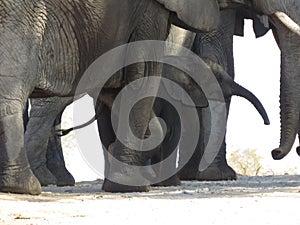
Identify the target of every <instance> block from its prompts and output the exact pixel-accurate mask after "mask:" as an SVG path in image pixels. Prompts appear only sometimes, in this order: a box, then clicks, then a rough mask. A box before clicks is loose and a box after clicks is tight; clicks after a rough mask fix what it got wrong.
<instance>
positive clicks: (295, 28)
mask: <svg viewBox="0 0 300 225" xmlns="http://www.w3.org/2000/svg"><path fill="white" fill-rule="evenodd" d="M274 16H275V17H276V18H277V19H279V20H280V21H281V22H282V23H283V24H284V25H285V26H286V27H287V28H288V29H289V30H290V31H291V32H293V33H295V34H297V35H298V36H300V26H299V24H297V23H296V22H295V21H294V20H292V19H291V18H290V17H289V16H288V15H286V14H285V13H283V12H276V13H274Z"/></svg>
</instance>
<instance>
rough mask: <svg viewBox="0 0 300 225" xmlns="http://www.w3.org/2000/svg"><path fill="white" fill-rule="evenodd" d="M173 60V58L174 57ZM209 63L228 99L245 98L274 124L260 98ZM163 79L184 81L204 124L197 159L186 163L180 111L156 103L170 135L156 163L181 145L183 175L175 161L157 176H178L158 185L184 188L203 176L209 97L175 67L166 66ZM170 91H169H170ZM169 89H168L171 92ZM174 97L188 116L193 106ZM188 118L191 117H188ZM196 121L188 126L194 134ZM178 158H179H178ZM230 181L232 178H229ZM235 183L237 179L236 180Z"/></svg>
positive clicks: (265, 121)
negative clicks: (167, 173)
mask: <svg viewBox="0 0 300 225" xmlns="http://www.w3.org/2000/svg"><path fill="white" fill-rule="evenodd" d="M170 57H172V56H170ZM204 61H205V63H206V64H207V65H208V66H209V68H210V69H211V71H212V73H213V74H214V75H215V77H216V78H217V81H218V82H219V85H220V87H221V90H222V92H223V95H224V98H228V97H231V96H232V95H237V96H240V97H243V98H245V99H247V100H248V101H249V102H251V103H252V104H253V105H254V106H255V108H256V109H257V111H258V112H259V113H260V115H261V117H262V118H263V121H264V124H266V125H268V124H270V121H269V119H268V116H267V113H266V111H265V109H264V107H263V105H262V104H261V102H260V101H259V100H258V99H257V98H256V96H255V95H253V94H252V93H251V92H250V91H249V90H247V89H245V88H244V87H242V86H240V85H238V84H237V83H236V82H234V81H233V79H232V78H231V77H230V76H229V75H228V74H227V72H226V71H224V69H223V68H222V67H221V66H220V65H218V64H217V63H215V62H213V61H211V60H208V59H205V60H204ZM163 76H164V77H167V78H169V79H172V80H176V81H177V82H179V81H180V83H181V86H182V87H184V89H185V90H187V92H188V94H189V96H190V97H191V98H192V99H193V100H194V102H195V103H196V108H197V113H198V118H199V120H200V121H199V122H200V133H199V139H198V143H197V146H196V149H195V150H194V152H193V155H192V156H191V158H190V159H186V158H187V157H189V156H187V155H186V152H185V149H181V147H180V146H181V145H180V140H179V137H180V132H185V131H182V128H181V125H180V118H179V116H178V114H177V113H176V111H174V110H175V109H174V107H173V106H171V105H170V104H168V103H167V102H165V101H164V100H162V99H156V100H155V103H154V112H155V114H156V116H158V117H161V118H162V119H163V120H164V121H165V123H166V126H167V127H168V131H167V134H166V137H165V139H164V141H163V143H162V145H161V146H160V148H159V150H160V151H159V154H158V155H156V156H155V157H153V161H154V162H153V163H157V162H160V161H162V160H165V159H166V158H168V157H170V155H171V154H172V151H174V149H176V146H177V145H179V156H178V157H179V162H178V164H179V168H181V169H179V171H178V169H176V157H174V159H173V163H170V164H167V165H166V167H163V168H161V171H159V172H157V173H165V171H176V170H177V173H175V172H173V174H174V175H173V176H171V177H169V178H168V179H166V180H164V181H162V182H160V183H158V184H156V185H159V186H174V185H175V186H176V185H180V180H194V179H198V178H197V176H198V174H197V173H199V172H198V168H199V164H200V160H201V158H202V157H203V149H204V147H205V145H207V143H205V141H204V133H205V130H206V129H208V128H207V127H206V124H205V123H204V121H203V118H204V117H203V116H202V114H203V112H202V111H203V109H205V108H207V107H205V103H206V102H205V97H203V96H202V95H203V94H201V89H199V87H198V86H197V85H196V84H195V83H194V82H193V81H192V80H191V78H189V77H188V76H187V75H186V74H185V73H183V72H182V71H179V70H178V69H176V68H174V67H171V66H164V68H163ZM166 88H167V87H166ZM167 89H168V88H167ZM170 95H171V96H174V98H175V99H176V100H177V101H181V102H182V104H181V107H182V108H181V110H182V111H183V112H185V113H187V112H188V110H186V109H187V108H189V107H193V106H191V105H189V104H187V101H185V99H184V98H182V96H178V94H177V93H172V90H171V91H170ZM185 116H188V115H185ZM194 124H195V121H192V120H190V121H189V124H188V126H187V127H188V128H189V129H191V130H195V127H196V126H195V125H194ZM174 156H176V154H175V155H174ZM186 166H187V167H188V168H189V172H192V173H191V174H184V176H182V170H185V167H186ZM207 179H210V180H214V179H215V177H214V176H213V175H212V176H211V177H208V178H207ZM228 179H229V178H228ZM232 179H234V177H233V178H232Z"/></svg>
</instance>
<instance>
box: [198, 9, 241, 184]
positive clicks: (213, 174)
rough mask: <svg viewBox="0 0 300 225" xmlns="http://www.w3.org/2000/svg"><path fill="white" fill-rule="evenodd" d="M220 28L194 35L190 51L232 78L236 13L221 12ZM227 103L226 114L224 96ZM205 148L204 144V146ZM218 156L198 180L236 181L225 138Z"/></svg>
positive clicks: (207, 117) (206, 119)
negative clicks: (222, 69)
mask: <svg viewBox="0 0 300 225" xmlns="http://www.w3.org/2000/svg"><path fill="white" fill-rule="evenodd" d="M221 21H222V23H221V24H220V27H219V28H218V29H217V30H216V31H213V32H209V33H198V34H197V35H196V38H195V41H194V44H193V48H192V50H193V51H194V52H195V53H196V54H197V55H199V56H200V57H201V58H208V59H210V60H212V61H214V62H217V63H218V64H219V65H221V66H222V67H223V68H224V69H225V70H226V72H227V73H228V74H229V75H230V76H231V77H232V79H233V78H234V58H233V35H234V34H235V29H236V27H235V26H236V11H235V10H223V11H221ZM224 98H225V100H226V103H227V112H229V106H230V99H231V96H224ZM207 110H208V109H204V111H203V115H202V117H203V120H202V121H203V123H204V129H205V130H204V132H205V133H204V136H205V137H204V139H206V140H204V142H205V143H207V141H208V140H207V138H208V137H209V133H208V131H209V130H210V124H208V122H209V121H210V112H208V111H209V110H208V111H207ZM204 146H205V144H204ZM203 151H204V150H202V152H203ZM218 152H219V153H218V155H217V157H216V158H215V160H214V161H213V163H212V164H211V165H210V166H209V167H208V168H207V169H206V170H205V171H201V172H200V173H199V174H198V175H197V179H198V180H232V179H236V173H235V171H234V170H233V169H232V168H231V167H230V166H228V164H227V161H226V143H225V137H224V139H223V144H222V145H221V147H220V149H219V150H218Z"/></svg>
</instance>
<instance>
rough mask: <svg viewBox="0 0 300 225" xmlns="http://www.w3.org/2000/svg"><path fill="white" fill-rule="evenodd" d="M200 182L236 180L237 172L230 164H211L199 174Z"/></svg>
mask: <svg viewBox="0 0 300 225" xmlns="http://www.w3.org/2000/svg"><path fill="white" fill-rule="evenodd" d="M196 178H197V180H199V181H220V180H236V179H237V176H236V172H235V171H234V170H233V169H232V168H231V167H230V166H229V165H228V164H219V165H216V164H211V165H210V166H209V167H208V168H207V169H206V170H204V171H202V172H198V174H197V177H196Z"/></svg>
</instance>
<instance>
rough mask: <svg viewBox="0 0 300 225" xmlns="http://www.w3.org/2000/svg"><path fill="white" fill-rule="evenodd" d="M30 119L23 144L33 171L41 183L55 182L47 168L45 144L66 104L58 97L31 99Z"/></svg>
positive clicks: (45, 184)
mask: <svg viewBox="0 0 300 225" xmlns="http://www.w3.org/2000/svg"><path fill="white" fill-rule="evenodd" d="M30 103H31V111H30V119H29V121H28V124H27V130H26V132H25V146H26V150H27V156H28V160H29V163H30V166H31V169H32V171H33V173H34V174H35V175H36V177H37V178H38V179H39V181H40V183H41V185H43V186H47V185H50V184H56V178H55V176H54V175H53V174H52V173H51V172H50V170H49V169H48V168H47V158H46V154H47V146H48V142H49V137H50V136H51V129H52V126H53V122H54V120H55V118H56V117H57V115H58V114H59V113H60V112H61V111H62V109H63V108H64V107H65V106H66V103H65V100H63V99H61V98H59V97H52V98H44V99H31V101H30Z"/></svg>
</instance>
